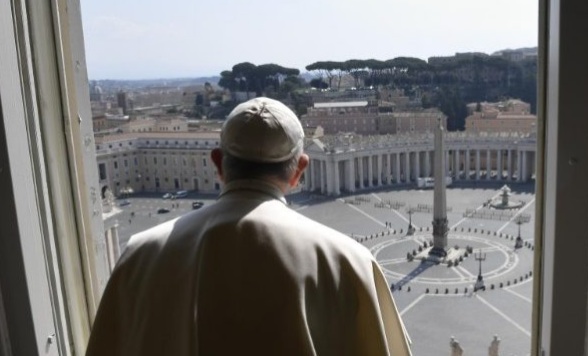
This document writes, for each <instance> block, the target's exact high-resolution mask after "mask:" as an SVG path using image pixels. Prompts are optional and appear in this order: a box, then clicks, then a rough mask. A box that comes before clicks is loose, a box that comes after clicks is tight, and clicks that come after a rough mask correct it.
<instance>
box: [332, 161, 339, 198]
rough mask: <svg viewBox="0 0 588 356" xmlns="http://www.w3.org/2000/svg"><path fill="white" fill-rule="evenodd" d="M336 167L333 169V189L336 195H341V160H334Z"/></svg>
mask: <svg viewBox="0 0 588 356" xmlns="http://www.w3.org/2000/svg"><path fill="white" fill-rule="evenodd" d="M334 166H335V167H334V169H333V175H334V177H333V183H334V185H335V186H334V187H333V188H334V189H333V193H334V194H335V195H339V194H341V187H340V182H339V161H337V160H335V162H334Z"/></svg>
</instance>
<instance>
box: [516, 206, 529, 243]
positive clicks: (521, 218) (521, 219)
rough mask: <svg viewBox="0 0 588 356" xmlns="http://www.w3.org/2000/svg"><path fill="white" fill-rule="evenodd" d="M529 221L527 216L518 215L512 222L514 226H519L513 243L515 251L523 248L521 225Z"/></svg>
mask: <svg viewBox="0 0 588 356" xmlns="http://www.w3.org/2000/svg"><path fill="white" fill-rule="evenodd" d="M529 220H530V217H529V216H527V215H523V214H520V215H518V216H517V217H516V219H515V221H514V222H515V224H517V225H518V226H519V234H518V236H517V239H516V241H515V249H519V248H521V247H523V238H522V237H521V225H522V224H524V223H526V222H529Z"/></svg>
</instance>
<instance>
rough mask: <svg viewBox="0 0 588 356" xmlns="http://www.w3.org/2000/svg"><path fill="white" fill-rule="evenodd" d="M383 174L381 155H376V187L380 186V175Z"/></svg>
mask: <svg viewBox="0 0 588 356" xmlns="http://www.w3.org/2000/svg"><path fill="white" fill-rule="evenodd" d="M383 172H384V170H383V169H382V155H381V154H379V155H378V173H377V174H378V180H377V182H378V186H381V185H382V173H383Z"/></svg>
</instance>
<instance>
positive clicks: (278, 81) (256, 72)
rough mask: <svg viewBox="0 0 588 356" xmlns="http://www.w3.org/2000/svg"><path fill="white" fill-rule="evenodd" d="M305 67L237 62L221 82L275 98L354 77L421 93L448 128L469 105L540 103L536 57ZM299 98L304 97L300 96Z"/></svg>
mask: <svg viewBox="0 0 588 356" xmlns="http://www.w3.org/2000/svg"><path fill="white" fill-rule="evenodd" d="M305 69H306V70H307V71H308V72H310V73H312V74H313V75H314V76H315V78H314V79H312V80H311V81H310V82H309V83H305V82H304V81H303V80H301V79H300V77H299V75H300V71H299V70H298V69H293V68H285V67H282V66H279V65H276V64H264V65H260V66H256V65H254V64H252V63H249V62H244V63H239V64H236V65H235V66H233V68H232V70H230V71H229V70H227V71H223V72H222V73H221V79H220V80H219V83H218V84H219V86H221V87H223V88H225V89H229V90H240V91H247V92H255V93H256V95H262V94H264V95H267V96H272V97H275V98H289V99H292V96H293V95H298V96H299V94H295V93H296V92H297V91H298V90H299V89H300V88H304V87H305V86H306V87H308V86H311V87H314V88H319V89H327V88H330V89H332V90H339V89H341V84H342V80H343V78H346V77H349V78H352V80H353V83H354V86H355V87H356V88H365V87H374V88H380V87H386V88H396V89H403V90H404V92H405V93H406V95H408V96H412V97H414V96H415V95H417V93H418V94H419V96H420V97H421V100H422V105H423V107H438V108H439V109H440V110H441V111H443V113H444V114H445V115H447V116H448V129H449V130H460V129H463V128H464V123H465V116H466V115H467V112H466V109H465V105H466V103H469V102H483V101H488V102H494V101H499V100H503V99H506V98H519V99H521V100H523V101H525V102H528V103H530V104H531V111H532V112H535V110H536V105H537V60H536V58H528V59H524V60H520V61H511V60H508V59H506V58H502V57H496V56H488V55H471V56H463V57H457V58H454V59H453V60H448V61H433V63H428V62H426V61H424V60H422V59H419V58H411V57H397V58H394V59H389V60H385V61H381V60H376V59H366V60H362V59H350V60H347V61H343V62H337V61H318V62H315V63H312V64H309V65H307V66H306V67H305ZM297 101H300V98H298V99H297Z"/></svg>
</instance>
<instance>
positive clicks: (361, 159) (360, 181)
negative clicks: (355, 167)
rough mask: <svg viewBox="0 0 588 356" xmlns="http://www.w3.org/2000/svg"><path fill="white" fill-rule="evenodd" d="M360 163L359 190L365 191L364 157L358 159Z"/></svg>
mask: <svg viewBox="0 0 588 356" xmlns="http://www.w3.org/2000/svg"><path fill="white" fill-rule="evenodd" d="M357 163H359V189H363V157H361V156H359V157H357Z"/></svg>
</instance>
